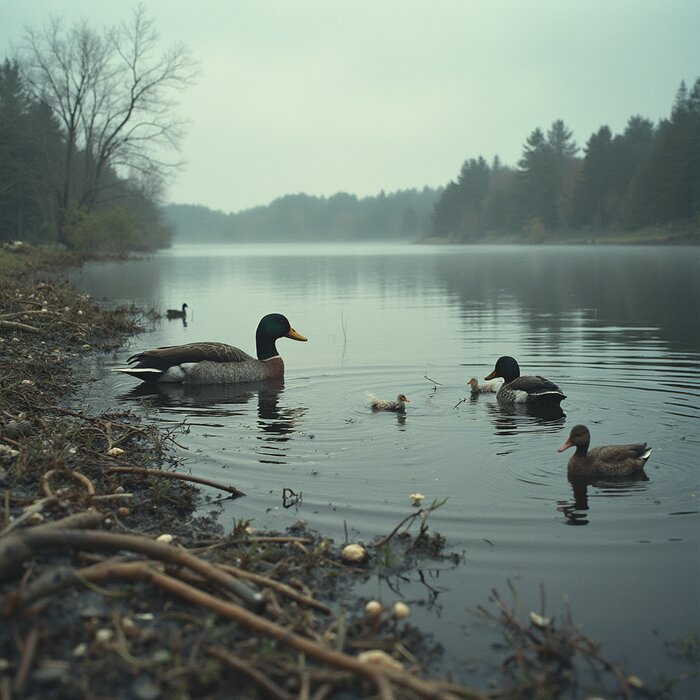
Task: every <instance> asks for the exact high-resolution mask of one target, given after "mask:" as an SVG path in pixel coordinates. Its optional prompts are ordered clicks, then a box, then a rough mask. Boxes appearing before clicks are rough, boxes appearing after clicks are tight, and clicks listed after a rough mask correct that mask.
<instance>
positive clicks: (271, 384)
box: [119, 379, 307, 464]
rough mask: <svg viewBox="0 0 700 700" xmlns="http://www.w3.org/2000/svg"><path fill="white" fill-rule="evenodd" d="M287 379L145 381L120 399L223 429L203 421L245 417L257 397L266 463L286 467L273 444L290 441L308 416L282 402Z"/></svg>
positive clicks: (303, 410) (300, 408) (258, 436)
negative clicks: (167, 382)
mask: <svg viewBox="0 0 700 700" xmlns="http://www.w3.org/2000/svg"><path fill="white" fill-rule="evenodd" d="M283 392H284V379H274V380H267V381H265V382H249V383H246V384H211V385H209V384H207V385H190V384H157V383H151V382H143V383H141V384H139V385H137V386H136V387H134V388H133V389H131V390H130V391H129V392H127V393H126V394H122V395H121V396H120V397H119V399H120V400H122V401H125V402H128V401H138V402H140V403H144V404H148V406H149V407H151V408H156V409H158V410H159V411H160V412H162V413H166V414H168V413H169V414H172V413H175V414H179V415H182V414H185V415H186V417H187V418H195V419H196V424H197V425H199V426H203V425H204V426H207V427H214V428H222V427H224V425H222V424H220V423H211V422H204V421H205V420H206V419H207V418H215V417H216V418H219V417H230V416H244V415H247V414H248V413H249V406H248V405H249V404H250V403H251V402H252V401H253V400H254V399H255V398H256V397H257V421H256V426H257V429H258V431H259V433H258V434H256V436H255V437H256V439H257V440H260V441H263V442H264V443H266V444H265V446H264V456H261V457H260V459H259V461H260V462H263V463H268V464H269V463H272V464H285V463H286V459H285V450H284V449H283V448H282V447H280V446H279V445H275V444H270V443H284V442H287V441H288V440H289V439H290V438H291V436H292V434H293V433H295V432H296V431H297V430H298V427H297V423H298V421H299V420H300V419H301V418H302V417H303V416H304V414H305V413H306V410H307V409H306V408H305V407H303V406H297V407H289V406H285V405H284V404H283V403H281V401H280V398H281V396H282V395H283Z"/></svg>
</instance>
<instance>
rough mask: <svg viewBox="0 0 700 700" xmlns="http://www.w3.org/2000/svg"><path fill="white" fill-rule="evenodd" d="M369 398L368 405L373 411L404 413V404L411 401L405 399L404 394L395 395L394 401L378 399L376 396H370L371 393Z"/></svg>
mask: <svg viewBox="0 0 700 700" xmlns="http://www.w3.org/2000/svg"><path fill="white" fill-rule="evenodd" d="M369 399H370V406H372V410H373V411H394V412H396V413H404V412H405V411H406V404H407V403H411V400H410V399H407V398H406V395H405V394H399V395H398V396H397V397H396V401H389V400H387V399H378V398H377V397H376V396H372V395H371V394H370V396H369Z"/></svg>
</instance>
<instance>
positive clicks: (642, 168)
mask: <svg viewBox="0 0 700 700" xmlns="http://www.w3.org/2000/svg"><path fill="white" fill-rule="evenodd" d="M164 213H165V217H166V220H167V221H168V222H169V224H170V225H171V226H173V228H174V229H175V231H176V237H177V240H181V241H184V240H188V241H197V242H200V241H201V242H205V241H206V242H243V241H246V242H250V241H258V242H265V241H279V240H286V241H294V240H314V241H322V240H327V241H352V240H413V241H416V240H438V241H448V242H456V243H471V242H480V241H513V242H517V241H522V242H542V241H552V240H554V241H567V240H589V239H592V240H596V239H598V240H614V239H617V240H619V239H620V238H621V237H622V238H623V239H624V237H626V238H627V240H644V239H645V238H646V239H649V240H657V241H682V242H696V243H697V242H700V79H698V80H696V82H695V84H694V85H693V87H692V89H691V90H688V89H687V87H686V85H685V83H681V86H680V88H679V89H678V92H677V94H676V98H675V102H674V104H673V106H672V109H671V113H670V116H669V118H668V119H664V120H662V121H661V122H660V123H659V124H656V125H655V124H653V123H652V122H651V121H650V120H649V119H645V118H643V117H641V116H634V117H631V118H630V119H629V121H628V122H627V125H626V127H625V130H624V131H623V133H621V134H615V135H613V133H612V131H611V130H610V128H609V127H608V126H601V127H600V128H599V129H598V131H596V132H595V133H594V134H592V135H591V136H590V138H589V139H588V141H587V142H586V144H585V146H584V147H583V149H581V148H579V146H578V145H577V144H576V142H575V140H574V136H573V133H572V132H571V131H570V130H569V129H568V128H567V126H566V124H565V123H564V121H563V120H561V119H557V120H555V121H554V122H553V123H552V125H551V127H550V128H549V129H548V130H547V131H546V133H545V132H544V131H543V130H542V129H541V128H536V129H534V131H532V133H531V134H530V135H529V136H528V137H527V139H526V141H525V144H524V146H523V150H522V157H521V158H520V160H519V161H518V164H517V167H511V166H507V165H503V164H502V163H501V162H500V159H499V158H498V156H496V157H495V158H493V160H492V161H491V162H490V163H489V162H488V161H487V160H486V159H485V158H484V157H483V156H478V157H476V158H469V159H467V160H465V161H464V164H463V165H462V168H461V170H460V172H459V175H458V176H457V178H456V180H453V181H451V182H449V183H448V184H447V185H446V186H445V187H444V188H437V189H431V188H428V187H424V188H423V189H422V190H415V189H414V190H404V191H399V192H395V193H391V194H385V193H384V192H382V193H380V194H379V195H377V196H375V197H365V198H361V199H360V198H358V197H356V196H354V195H351V194H346V193H338V194H336V195H333V196H332V197H327V198H326V197H313V196H310V195H307V194H296V195H286V196H284V197H280V198H278V199H275V200H274V201H273V202H271V203H270V204H269V205H267V206H259V207H254V208H252V209H246V210H244V211H241V212H237V213H224V212H221V211H212V210H211V209H208V208H207V207H204V206H201V205H187V204H171V205H168V206H167V207H165V208H164ZM642 234H646V236H644V235H642ZM635 235H636V236H638V238H635Z"/></svg>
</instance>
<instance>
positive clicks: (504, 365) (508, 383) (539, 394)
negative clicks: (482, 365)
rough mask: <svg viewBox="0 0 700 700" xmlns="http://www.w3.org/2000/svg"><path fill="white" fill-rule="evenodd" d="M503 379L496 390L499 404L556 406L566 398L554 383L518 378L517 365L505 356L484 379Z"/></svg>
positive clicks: (536, 378) (537, 379) (532, 377)
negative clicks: (501, 384)
mask: <svg viewBox="0 0 700 700" xmlns="http://www.w3.org/2000/svg"><path fill="white" fill-rule="evenodd" d="M496 377H503V386H502V387H501V388H500V389H499V390H498V393H497V394H496V399H497V400H498V402H499V403H503V404H512V403H527V404H549V405H551V404H558V403H560V402H561V400H562V399H565V398H566V396H565V394H564V393H563V392H562V390H561V389H560V388H559V387H558V386H557V385H556V384H554V383H552V382H550V381H549V380H548V379H545V378H544V377H536V376H525V377H521V376H520V367H519V365H518V363H517V362H516V361H515V360H514V359H513V358H512V357H508V356H507V355H505V356H503V357H499V358H498V361H497V362H496V367H495V369H494V370H493V372H491V374H489V375H488V376H487V377H484V379H487V380H488V379H495V378H496Z"/></svg>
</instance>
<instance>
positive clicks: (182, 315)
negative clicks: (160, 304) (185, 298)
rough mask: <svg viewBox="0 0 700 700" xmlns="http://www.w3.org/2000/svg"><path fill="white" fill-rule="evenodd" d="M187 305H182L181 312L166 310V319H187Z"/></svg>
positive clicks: (178, 310)
mask: <svg viewBox="0 0 700 700" xmlns="http://www.w3.org/2000/svg"><path fill="white" fill-rule="evenodd" d="M186 309H187V304H183V305H182V310H180V309H168V310H167V311H166V312H165V315H166V316H167V317H168V318H187V311H186Z"/></svg>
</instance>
